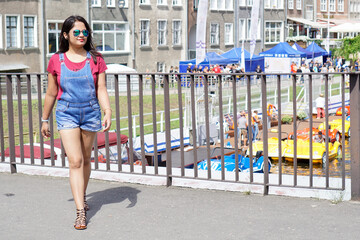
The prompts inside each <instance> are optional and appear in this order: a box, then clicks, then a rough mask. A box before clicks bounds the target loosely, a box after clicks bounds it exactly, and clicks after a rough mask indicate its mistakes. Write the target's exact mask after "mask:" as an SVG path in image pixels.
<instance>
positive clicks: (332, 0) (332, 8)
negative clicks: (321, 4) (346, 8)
mask: <svg viewBox="0 0 360 240" xmlns="http://www.w3.org/2000/svg"><path fill="white" fill-rule="evenodd" d="M329 11H330V12H335V0H329Z"/></svg>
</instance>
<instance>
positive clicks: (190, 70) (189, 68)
mask: <svg viewBox="0 0 360 240" xmlns="http://www.w3.org/2000/svg"><path fill="white" fill-rule="evenodd" d="M191 66H192V64H191V63H189V64H188V66H187V68H186V72H187V73H192V68H191Z"/></svg>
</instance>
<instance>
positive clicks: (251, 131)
mask: <svg viewBox="0 0 360 240" xmlns="http://www.w3.org/2000/svg"><path fill="white" fill-rule="evenodd" d="M250 77H251V76H249V75H246V76H245V79H246V84H247V86H246V92H247V98H246V99H247V110H248V119H247V121H248V123H249V124H248V135H249V158H250V159H249V162H250V182H253V181H254V166H253V162H254V161H253V158H254V156H253V141H254V140H255V139H253V132H254V130H253V127H254V126H253V124H252V118H253V116H252V109H251V84H250Z"/></svg>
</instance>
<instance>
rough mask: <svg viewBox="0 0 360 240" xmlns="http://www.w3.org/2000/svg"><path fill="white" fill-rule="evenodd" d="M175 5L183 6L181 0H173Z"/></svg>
mask: <svg viewBox="0 0 360 240" xmlns="http://www.w3.org/2000/svg"><path fill="white" fill-rule="evenodd" d="M172 5H173V6H181V0H172Z"/></svg>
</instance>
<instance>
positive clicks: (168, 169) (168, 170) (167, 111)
mask: <svg viewBox="0 0 360 240" xmlns="http://www.w3.org/2000/svg"><path fill="white" fill-rule="evenodd" d="M163 79H164V110H165V139H166V176H167V181H166V186H168V187H169V186H171V184H172V177H171V174H172V160H171V132H170V131H171V124H170V96H169V75H167V74H164V75H163Z"/></svg>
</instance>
